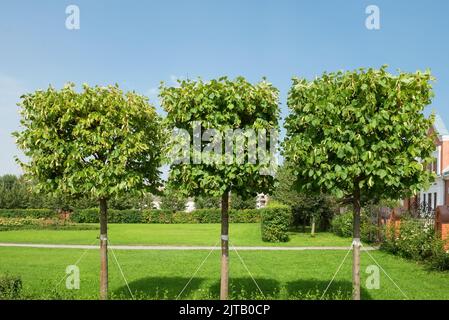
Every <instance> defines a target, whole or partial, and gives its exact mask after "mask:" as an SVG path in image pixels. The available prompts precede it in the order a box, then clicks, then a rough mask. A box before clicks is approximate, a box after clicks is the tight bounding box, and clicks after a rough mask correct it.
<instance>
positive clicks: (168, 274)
mask: <svg viewBox="0 0 449 320" xmlns="http://www.w3.org/2000/svg"><path fill="white" fill-rule="evenodd" d="M82 254H83V250H77V249H35V248H34V249H33V248H0V273H9V274H12V275H19V276H21V278H22V280H23V297H24V298H31V299H55V298H57V299H59V298H63V299H97V298H98V295H97V292H98V286H99V283H98V282H99V280H98V279H99V274H98V272H99V252H98V251H97V250H88V251H85V255H84V257H83V258H82V259H81V261H80V262H79V264H78V266H79V268H80V279H81V287H80V290H68V289H66V288H65V280H64V277H65V269H66V267H67V265H70V264H74V263H75V261H77V260H78V259H79V258H80V256H82ZM115 254H116V257H117V259H118V261H119V263H120V265H121V267H122V269H123V272H124V274H125V276H126V278H127V280H128V282H129V285H130V288H131V290H132V292H133V294H134V296H135V297H138V298H140V299H176V297H177V296H178V294H179V293H180V292H181V291H182V289H183V287H184V286H185V285H186V283H187V282H188V281H189V279H190V278H191V276H192V275H193V274H194V272H195V270H197V267H198V266H199V265H200V264H201V262H202V261H203V260H204V258H205V257H206V256H207V254H208V252H207V251H204V250H198V251H131V250H130V251H126V250H125V251H120V250H115ZM239 254H240V256H241V257H242V259H243V260H244V262H245V263H246V265H247V267H248V269H249V270H250V272H251V274H252V276H253V277H254V278H255V280H256V282H257V283H258V285H259V286H260V288H261V290H262V292H263V295H262V294H261V293H260V292H259V290H258V289H257V287H256V285H255V284H254V282H253V281H252V279H251V277H250V275H249V274H248V272H247V271H246V269H245V268H244V266H243V264H242V262H241V261H240V260H239V258H238V256H237V255H236V253H235V252H231V256H230V279H231V298H233V299H250V298H255V299H260V298H268V299H319V298H320V297H321V294H322V293H323V291H324V289H325V288H326V287H327V285H328V283H329V281H330V280H331V279H332V276H333V274H334V273H335V271H336V270H337V268H338V266H339V264H340V262H341V261H342V259H343V257H344V256H345V254H346V252H345V251H295V252H290V251H288V252H286V251H283V252H271V251H241V252H239ZM370 254H371V255H373V256H374V258H375V259H376V260H377V261H378V262H379V264H380V265H381V266H382V267H383V268H384V270H385V271H386V272H387V273H388V275H389V277H391V279H393V281H394V282H395V283H396V284H397V285H398V286H399V288H400V289H401V290H402V291H403V292H404V293H405V295H406V296H407V297H408V298H410V299H449V273H445V272H432V271H428V270H426V269H425V268H424V267H423V266H421V265H418V264H416V263H413V262H410V261H406V260H403V259H401V258H398V257H395V256H392V255H390V254H387V253H383V252H370ZM219 264H220V259H219V252H218V251H215V252H213V253H212V254H211V255H210V256H209V258H208V259H207V260H206V262H205V263H204V265H203V266H202V268H201V269H200V270H199V271H198V273H197V275H196V276H195V277H194V278H193V280H192V281H191V283H190V285H189V286H188V287H187V288H186V289H185V291H184V292H183V294H182V295H181V296H180V298H181V299H218V296H219V294H218V293H219V277H220V275H219V270H220V266H219ZM374 264H375V263H374V262H373V261H372V260H371V258H370V257H369V256H368V254H367V253H366V252H364V253H362V269H361V270H362V272H361V277H362V288H363V289H362V298H363V299H405V296H404V295H403V294H402V293H401V291H400V290H399V289H398V288H397V287H396V285H395V284H394V283H393V282H392V281H391V280H390V279H389V278H388V277H387V276H386V275H385V274H383V273H382V271H381V274H380V288H379V289H368V288H367V287H366V283H365V282H366V280H367V277H368V276H369V274H367V273H366V272H365V270H366V268H367V267H368V266H369V265H374ZM109 266H110V267H109V270H110V293H111V295H112V297H114V298H125V299H129V298H131V295H130V294H129V292H128V289H127V287H126V286H125V283H124V280H123V279H122V277H121V276H120V272H119V270H118V267H117V265H116V264H115V261H114V258H113V255H112V252H110V255H109ZM350 293H351V255H349V256H348V259H347V260H346V262H345V263H344V265H343V266H342V269H341V270H340V272H339V273H338V274H337V276H336V278H335V281H334V283H333V284H332V285H331V287H330V289H329V291H328V294H327V295H326V298H337V299H348V298H350Z"/></svg>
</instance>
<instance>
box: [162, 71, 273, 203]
mask: <svg viewBox="0 0 449 320" xmlns="http://www.w3.org/2000/svg"><path fill="white" fill-rule="evenodd" d="M160 97H161V100H162V106H163V108H164V110H165V111H166V112H167V122H168V124H169V126H170V127H171V128H173V129H174V128H177V129H184V130H186V131H187V132H189V134H190V140H191V141H193V138H194V137H193V129H192V124H193V122H194V121H198V122H201V126H202V127H201V132H204V130H206V129H215V130H218V131H219V134H220V135H223V134H224V133H225V132H226V131H227V130H235V129H242V130H243V131H246V132H247V130H248V129H254V130H258V129H265V130H266V131H267V135H268V139H267V141H268V142H269V141H270V138H271V137H270V130H271V129H274V130H278V116H279V108H278V90H277V89H276V88H274V87H273V86H272V85H271V84H270V83H268V82H266V81H262V82H260V83H258V84H255V85H253V84H250V83H249V82H247V81H246V80H245V79H244V78H242V77H239V78H236V79H235V80H233V81H231V80H229V79H227V78H226V77H222V78H220V79H218V80H211V81H209V82H203V81H202V80H198V81H192V80H183V81H180V82H179V86H178V87H166V86H164V85H162V86H161V90H160ZM219 138H222V136H221V137H218V135H217V137H214V139H219ZM245 140H246V139H245ZM210 144H211V141H201V150H198V151H203V150H204V148H205V147H206V146H209V145H210ZM234 147H235V146H233V150H234ZM191 149H192V148H191ZM221 150H223V149H221ZM188 155H189V156H190V158H191V159H192V160H193V159H194V158H196V157H197V156H198V152H197V151H193V150H190V152H189V154H188ZM245 155H246V153H245ZM203 156H204V155H203ZM226 159H227V158H226V157H225V156H224V155H222V156H218V157H217V158H215V160H217V161H211V162H208V163H207V162H206V163H205V162H204V161H202V162H201V163H199V164H193V163H174V164H172V165H171V170H170V178H169V182H170V184H172V185H175V186H176V188H179V190H180V192H183V193H184V194H185V195H186V196H199V195H208V196H215V197H221V196H222V195H223V194H224V193H225V192H227V191H229V190H230V189H231V186H232V192H235V193H236V194H239V195H242V196H244V197H246V196H255V195H256V193H257V192H265V193H268V191H269V190H270V187H271V186H272V184H273V181H274V179H273V177H272V176H270V175H262V174H261V170H262V169H267V167H268V165H267V164H266V163H264V162H263V161H259V160H260V159H258V160H257V161H256V163H250V162H249V161H243V162H244V163H238V161H233V163H232V164H229V163H226V161H225V160H226ZM245 159H246V158H245ZM203 160H204V158H203Z"/></svg>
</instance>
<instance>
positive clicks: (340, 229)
mask: <svg viewBox="0 0 449 320" xmlns="http://www.w3.org/2000/svg"><path fill="white" fill-rule="evenodd" d="M360 219H361V220H360V237H361V240H362V241H365V242H374V241H376V237H377V231H378V230H379V229H378V226H377V224H375V223H373V222H372V221H371V219H370V217H368V216H367V215H366V214H365V212H362V214H361V216H360ZM352 222H353V213H352V212H350V211H348V212H345V213H342V214H339V215H336V216H335V217H334V219H332V222H331V226H332V232H333V233H334V234H336V235H337V236H340V237H345V238H349V237H352V233H353V228H354V227H353V224H352Z"/></svg>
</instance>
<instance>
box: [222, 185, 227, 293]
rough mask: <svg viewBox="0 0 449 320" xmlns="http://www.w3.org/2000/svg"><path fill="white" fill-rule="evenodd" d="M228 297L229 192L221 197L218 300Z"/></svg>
mask: <svg viewBox="0 0 449 320" xmlns="http://www.w3.org/2000/svg"><path fill="white" fill-rule="evenodd" d="M228 295H229V192H227V191H226V192H225V193H224V194H223V195H222V197H221V284H220V300H228Z"/></svg>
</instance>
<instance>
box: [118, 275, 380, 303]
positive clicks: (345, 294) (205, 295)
mask: <svg viewBox="0 0 449 320" xmlns="http://www.w3.org/2000/svg"><path fill="white" fill-rule="evenodd" d="M206 280H207V281H210V279H205V278H193V279H192V281H191V282H190V283H189V285H188V286H187V287H186V288H185V289H184V291H183V293H182V295H180V297H179V298H180V299H219V297H220V281H219V280H217V281H215V282H213V283H212V284H204V285H202V284H203V283H204V282H205V281H206ZM188 281H189V278H185V277H148V278H141V279H138V280H135V281H133V282H130V283H129V286H130V288H131V291H132V292H133V295H134V297H135V298H137V299H148V300H154V299H163V300H167V299H168V300H174V299H176V298H177V297H178V295H179V294H180V292H181V291H182V290H183V288H184V286H186V284H187V283H188ZM255 281H256V282H257V285H258V286H259V287H260V290H261V291H262V293H261V292H260V291H259V288H258V287H257V286H256V284H255V283H254V281H253V279H251V277H240V278H230V279H229V298H230V299H238V300H249V299H297V300H319V299H321V298H322V295H323V293H324V290H325V289H326V287H327V285H328V284H329V281H328V280H318V279H304V280H296V281H291V282H287V283H285V284H281V283H280V282H278V281H276V280H273V279H265V278H256V279H255ZM361 290H362V291H361V298H362V300H371V299H372V297H371V295H370V294H369V292H368V291H367V290H366V289H365V288H362V289H361ZM113 297H114V298H118V299H130V298H131V296H130V294H129V291H128V288H127V287H126V286H122V287H120V288H119V289H117V290H115V291H114V292H113ZM351 298H352V283H351V281H341V280H338V281H337V280H336V281H334V282H333V283H332V284H331V286H330V287H329V289H328V290H327V292H326V295H325V296H324V297H323V299H326V300H350V299H351Z"/></svg>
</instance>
